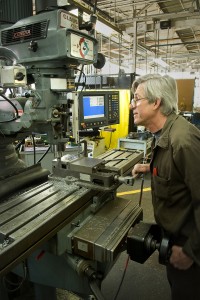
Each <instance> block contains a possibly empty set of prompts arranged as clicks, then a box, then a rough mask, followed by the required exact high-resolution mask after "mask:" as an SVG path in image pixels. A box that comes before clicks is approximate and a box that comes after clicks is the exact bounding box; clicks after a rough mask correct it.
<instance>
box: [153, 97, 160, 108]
mask: <svg viewBox="0 0 200 300" xmlns="http://www.w3.org/2000/svg"><path fill="white" fill-rule="evenodd" d="M160 106H161V98H157V99H156V100H155V102H154V109H158V108H159V107H160Z"/></svg>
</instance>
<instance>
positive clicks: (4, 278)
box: [3, 261, 28, 293]
mask: <svg viewBox="0 0 200 300" xmlns="http://www.w3.org/2000/svg"><path fill="white" fill-rule="evenodd" d="M23 271H24V274H23V275H24V276H23V277H22V280H21V282H18V283H15V282H12V281H10V280H9V279H8V278H7V277H6V275H5V276H4V277H3V285H4V287H5V289H6V290H7V291H8V292H9V293H14V292H16V291H18V290H19V289H20V288H21V286H22V285H23V283H24V282H25V280H26V279H27V275H28V272H27V266H26V263H25V262H24V261H23ZM7 284H9V285H11V286H16V288H13V289H9V288H8V286H7Z"/></svg>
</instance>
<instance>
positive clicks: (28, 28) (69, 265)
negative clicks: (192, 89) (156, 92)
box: [0, 1, 143, 300]
mask: <svg viewBox="0 0 200 300" xmlns="http://www.w3.org/2000/svg"><path fill="white" fill-rule="evenodd" d="M25 2H26V3H27V1H25ZM6 3H7V2H6ZM37 3H38V7H40V11H39V12H38V14H36V15H34V16H29V17H26V18H24V19H22V20H19V21H17V22H16V23H15V24H14V25H11V26H10V25H7V26H6V25H4V28H3V29H2V30H1V46H0V79H1V80H0V82H1V88H0V185H1V188H0V196H1V198H0V279H1V280H0V293H1V297H0V298H1V299H2V300H6V299H8V298H9V291H8V290H7V288H8V286H7V274H8V273H9V272H11V273H12V274H17V276H20V277H19V278H21V282H20V283H19V286H18V288H20V286H21V283H23V281H24V280H29V281H31V282H33V283H34V286H35V295H36V299H38V300H39V299H47V298H48V299H52V300H53V299H56V288H62V289H67V290H70V291H73V292H75V293H78V294H80V295H81V296H82V297H83V298H86V297H88V295H90V294H93V295H95V297H96V298H97V299H103V295H102V294H101V291H100V286H101V281H102V280H103V278H105V276H106V274H107V272H108V271H109V270H110V268H111V267H112V266H113V264H114V262H115V260H116V259H117V257H118V255H119V253H120V252H121V251H122V250H123V249H124V243H125V240H126V236H127V233H128V231H129V229H130V228H131V226H133V225H134V224H135V223H136V222H138V221H139V220H141V218H142V210H141V208H140V207H139V206H138V205H135V204H134V203H133V202H131V201H128V200H126V199H123V198H118V197H117V196H116V190H117V188H118V187H119V185H120V184H122V183H126V184H129V185H133V179H132V178H131V177H129V176H127V175H128V174H129V173H130V170H131V168H132V167H133V165H134V164H135V163H137V162H138V161H140V160H141V159H142V158H143V152H142V151H130V150H127V151H126V150H111V151H108V152H106V153H104V154H102V155H101V156H99V157H98V158H95V159H94V158H89V157H85V156H81V155H80V154H79V155H78V156H75V157H74V156H69V155H64V156H63V152H64V147H65V144H66V143H67V142H69V141H71V139H72V138H73V140H74V141H75V142H76V143H79V142H80V138H79V109H78V108H79V105H78V104H79V93H80V92H78V91H77V90H76V84H75V76H76V74H75V73H76V71H77V70H79V67H80V65H84V64H95V63H97V60H98V53H97V47H98V45H97V41H96V39H95V38H94V36H93V34H92V33H93V30H94V26H93V25H94V23H93V22H92V21H94V20H95V17H94V16H93V17H92V18H91V24H89V25H88V24H87V26H83V25H84V24H83V23H82V24H81V29H84V30H85V29H86V30H87V31H88V32H87V33H86V32H85V31H80V30H79V28H78V19H77V18H76V17H74V16H73V15H72V14H71V13H70V12H69V11H68V5H65V4H66V3H68V1H36V4H37ZM55 4H56V5H55ZM8 5H9V4H8ZM98 66H99V64H98ZM80 72H81V70H80ZM33 85H34V88H33ZM24 91H26V92H24ZM33 133H41V134H43V133H45V134H47V136H48V141H49V143H50V144H51V145H52V147H54V151H55V160H54V161H53V172H52V174H50V173H49V171H47V170H45V169H42V168H41V166H40V164H36V165H33V166H32V167H26V166H25V164H24V163H23V162H22V161H20V160H19V159H18V155H17V153H16V151H15V147H14V144H13V142H14V141H15V140H16V139H17V140H20V139H24V138H25V137H26V136H27V135H30V134H33Z"/></svg>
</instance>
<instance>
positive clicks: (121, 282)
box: [113, 255, 130, 300]
mask: <svg viewBox="0 0 200 300" xmlns="http://www.w3.org/2000/svg"><path fill="white" fill-rule="evenodd" d="M129 259H130V256H129V255H128V257H127V259H126V264H125V268H124V271H123V274H122V278H121V281H120V284H119V287H118V290H117V293H116V295H115V297H114V299H113V300H116V299H117V297H118V295H119V292H120V289H121V286H122V284H123V282H124V278H125V275H126V271H127V268H128V263H129Z"/></svg>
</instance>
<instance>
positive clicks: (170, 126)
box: [150, 114, 200, 265]
mask: <svg viewBox="0 0 200 300" xmlns="http://www.w3.org/2000/svg"><path fill="white" fill-rule="evenodd" d="M152 151H153V152H152V160H151V163H150V169H151V174H152V181H151V182H152V202H153V207H154V214H155V220H156V222H157V223H158V224H159V225H160V226H161V227H162V228H164V230H165V231H166V232H168V233H169V234H170V235H171V237H172V239H173V240H174V241H175V243H176V244H178V245H181V246H183V250H184V252H185V253H186V254H188V255H189V256H190V257H192V258H193V260H194V261H195V262H196V263H197V264H198V265H200V130H199V129H197V128H196V127H195V126H194V125H192V124H191V123H189V122H188V121H187V120H185V119H184V118H183V117H181V116H178V115H175V114H171V115H170V116H169V117H168V118H167V121H166V123H165V125H164V127H163V129H162V132H161V135H160V137H159V139H158V142H157V144H156V146H155V147H154V148H153V150H152Z"/></svg>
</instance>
